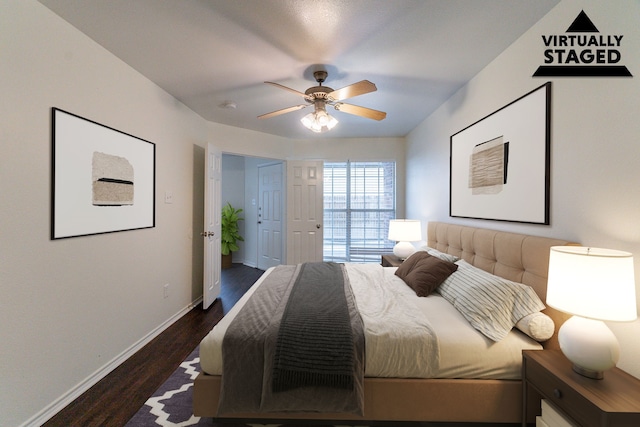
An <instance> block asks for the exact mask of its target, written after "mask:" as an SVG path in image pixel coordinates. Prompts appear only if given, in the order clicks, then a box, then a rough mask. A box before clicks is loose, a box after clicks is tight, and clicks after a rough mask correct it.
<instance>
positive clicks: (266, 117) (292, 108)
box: [258, 104, 310, 119]
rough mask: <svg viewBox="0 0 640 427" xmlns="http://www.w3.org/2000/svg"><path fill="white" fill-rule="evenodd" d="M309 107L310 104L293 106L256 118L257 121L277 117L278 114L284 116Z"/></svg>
mask: <svg viewBox="0 0 640 427" xmlns="http://www.w3.org/2000/svg"><path fill="white" fill-rule="evenodd" d="M309 105H310V104H300V105H294V106H293V107H289V108H283V109H282V110H276V111H272V112H270V113H266V114H263V115H261V116H258V118H259V119H268V118H270V117H275V116H279V115H280V114H286V113H290V112H292V111H296V110H301V109H303V108H305V107H308V106H309Z"/></svg>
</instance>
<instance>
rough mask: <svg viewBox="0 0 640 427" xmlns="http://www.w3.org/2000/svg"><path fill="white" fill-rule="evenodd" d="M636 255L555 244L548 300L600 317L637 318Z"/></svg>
mask: <svg viewBox="0 0 640 427" xmlns="http://www.w3.org/2000/svg"><path fill="white" fill-rule="evenodd" d="M635 290H636V286H635V279H634V271H633V256H632V255H631V254H630V253H628V252H622V251H615V250H611V249H601V248H588V247H583V246H553V247H552V248H551V251H550V254H549V276H548V282H547V304H548V305H550V306H551V307H554V308H556V309H558V310H561V311H564V312H566V313H570V314H574V315H578V316H582V317H588V318H591V319H599V320H612V321H632V320H635V319H636V318H637V311H636V292H635Z"/></svg>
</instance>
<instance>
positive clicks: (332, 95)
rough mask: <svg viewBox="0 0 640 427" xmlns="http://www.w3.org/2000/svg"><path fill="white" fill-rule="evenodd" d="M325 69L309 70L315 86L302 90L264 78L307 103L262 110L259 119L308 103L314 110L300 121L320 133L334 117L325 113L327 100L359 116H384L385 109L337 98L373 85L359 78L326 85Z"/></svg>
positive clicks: (329, 126) (330, 125)
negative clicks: (344, 83)
mask: <svg viewBox="0 0 640 427" xmlns="http://www.w3.org/2000/svg"><path fill="white" fill-rule="evenodd" d="M327 75H328V74H327V72H326V71H316V72H315V73H313V77H314V78H315V79H316V81H317V82H318V86H313V87H310V88H309V89H307V90H306V91H305V92H304V93H302V92H299V91H297V90H295V89H291V88H289V87H286V86H283V85H281V84H278V83H274V82H265V83H267V84H270V85H272V86H276V87H279V88H281V89H284V90H287V91H289V92H292V93H294V94H296V95H298V96H302V97H303V98H304V99H305V101H307V104H306V105H305V104H301V105H295V106H293V107H287V108H283V109H281V110H276V111H273V112H271V113H266V114H263V115H261V116H258V118H259V119H267V118H270V117H274V116H279V115H281V114H285V113H290V112H292V111H297V110H300V109H302V108H306V107H308V106H309V105H313V106H314V112H313V113H309V114H307V115H306V116H304V117H303V118H302V119H301V120H300V121H301V122H302V124H303V125H304V126H305V127H306V128H307V129H309V130H311V131H313V132H316V133H320V132H326V131H328V130H331V129H333V128H334V127H335V126H336V125H337V124H338V120H337V119H336V118H335V117H333V116H331V115H329V114H328V113H327V108H326V106H327V104H328V105H331V106H333V107H334V108H335V109H336V110H337V111H341V112H344V113H347V114H353V115H356V116H360V117H365V118H368V119H373V120H382V119H384V118H385V117H387V113H385V112H383V111H378V110H374V109H371V108H366V107H360V106H357V105H352V104H345V103H344V102H341V101H342V100H344V99H347V98H353V97H355V96H358V95H364V94H365V93H369V92H375V91H376V90H377V88H376V85H375V84H373V83H371V82H370V81H368V80H362V81H360V82H358V83H354V84H351V85H349V86H345V87H343V88H342V89H338V90H333V89H332V88H330V87H328V86H322V83H323V82H324V81H325V79H326V78H327Z"/></svg>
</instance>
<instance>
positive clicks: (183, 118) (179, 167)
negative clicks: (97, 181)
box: [0, 0, 404, 427]
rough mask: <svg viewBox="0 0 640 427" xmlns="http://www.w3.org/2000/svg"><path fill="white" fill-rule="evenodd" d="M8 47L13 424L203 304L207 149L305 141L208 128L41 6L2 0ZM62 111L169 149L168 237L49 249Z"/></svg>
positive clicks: (145, 234) (162, 151) (0, 30)
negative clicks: (54, 124)
mask: <svg viewBox="0 0 640 427" xmlns="http://www.w3.org/2000/svg"><path fill="white" fill-rule="evenodd" d="M0 52H2V53H1V59H0V88H1V93H2V102H1V103H0V159H2V164H1V166H0V196H1V198H2V203H1V205H0V206H1V207H0V343H2V344H1V345H0V384H1V386H0V414H1V415H0V426H2V427H4V426H12V427H13V426H26V425H34V426H35V425H40V424H41V423H42V422H44V421H46V419H48V418H49V417H50V416H51V415H53V414H54V413H55V412H56V411H57V410H59V409H61V408H62V407H63V406H64V405H65V404H66V403H67V402H69V401H71V400H73V398H74V397H76V395H77V393H79V392H81V391H83V390H84V389H86V388H87V387H88V386H90V385H92V384H93V383H94V382H95V381H97V379H99V378H100V377H102V376H103V375H105V374H106V373H108V371H109V370H111V369H113V368H115V367H116V366H117V364H118V363H120V362H121V361H122V360H124V359H125V358H126V357H127V356H128V355H129V354H131V353H132V352H134V351H135V350H136V349H137V348H138V347H139V346H141V345H143V344H144V343H145V342H146V341H147V340H149V339H150V338H151V337H153V336H154V335H155V334H157V333H159V332H160V331H161V330H162V329H163V328H165V327H166V326H168V324H170V323H171V322H172V321H174V320H175V319H176V318H177V317H178V316H180V315H181V314H182V313H184V311H185V310H188V309H189V308H190V307H191V306H192V304H193V303H194V301H197V300H198V298H200V297H201V295H202V268H203V266H202V257H203V253H202V246H203V245H202V240H201V238H200V237H199V233H200V232H201V231H202V227H203V221H204V218H203V209H204V202H203V195H204V185H203V182H204V156H205V154H204V153H205V150H204V147H205V145H206V143H207V142H213V143H214V144H215V145H217V146H218V147H219V148H220V149H221V150H222V151H223V152H225V153H230V154H239V155H247V156H254V157H265V158H274V159H288V158H295V155H296V153H295V150H294V146H296V145H299V144H304V143H306V141H294V140H288V139H286V138H280V137H276V136H273V135H266V134H261V133H259V132H253V131H248V130H244V129H239V128H234V127H230V126H224V125H220V124H217V123H209V122H205V121H204V120H203V119H202V118H201V117H199V116H198V115H196V114H195V113H193V112H192V111H191V110H189V109H188V108H186V107H185V106H184V105H182V104H181V103H180V102H178V101H177V100H176V99H175V98H173V97H171V96H170V95H168V94H167V93H166V92H164V91H163V90H162V89H160V88H159V87H158V86H156V85H155V84H153V83H151V82H150V81H149V80H147V79H146V78H144V77H143V76H141V75H140V74H139V73H137V72H136V71H135V70H133V69H132V68H131V67H129V66H128V65H126V64H124V63H123V62H122V61H120V60H119V59H118V58H116V57H115V56H113V55H112V54H110V53H109V52H107V51H106V50H104V49H103V48H102V47H101V46H99V45H98V44H96V43H95V42H93V41H92V40H91V39H89V38H88V37H86V36H85V35H84V34H82V33H81V32H79V31H78V30H76V29H75V28H74V27H72V26H71V25H69V24H68V23H67V22H65V21H63V20H62V19H61V18H59V17H58V16H57V15H55V14H54V13H52V12H51V11H50V10H49V9H47V8H46V7H45V6H43V5H41V4H40V3H37V2H36V1H34V0H4V1H1V2H0ZM54 106H55V107H58V108H61V109H64V110H67V111H69V112H72V113H75V114H78V115H80V116H83V117H86V118H88V119H91V120H94V121H96V122H99V123H102V124H104V125H107V126H110V127H113V128H115V129H118V130H121V131H123V132H126V133H129V134H131V135H134V136H137V137H139V138H142V139H145V140H148V141H151V142H153V143H155V144H156V186H157V188H156V227H155V228H151V229H145V230H136V231H126V232H120V233H112V234H105V235H97V236H88V237H78V238H71V239H64V240H56V241H51V240H50V238H49V236H50V206H51V107H54ZM399 141H402V139H400V140H399ZM399 141H396V142H392V143H391V145H392V146H393V147H396V148H397V147H398V146H401V145H402V143H401V142H399ZM369 142H370V144H369V145H366V144H365V143H364V141H359V142H355V143H354V144H352V146H360V147H361V148H362V147H364V146H368V147H369V148H371V147H372V146H373V147H377V148H376V149H377V150H378V149H380V150H384V148H382V147H380V146H388V144H387V143H386V142H382V143H380V142H375V141H369ZM323 144H327V142H326V141H323ZM348 145H351V144H347V143H346V142H345V141H343V142H341V143H340V144H336V143H328V144H327V147H332V148H331V149H329V148H327V149H323V150H320V151H315V152H314V153H313V154H314V156H316V155H317V156H319V157H318V158H322V157H324V156H327V157H328V158H331V159H335V158H344V156H341V155H340V153H344V147H345V146H348ZM311 147H313V146H310V147H306V148H305V150H303V151H304V152H308V151H309V150H310V149H311ZM313 150H317V147H315V148H313ZM356 150H357V149H356ZM387 150H389V148H387ZM391 151H393V152H396V151H397V154H396V155H397V156H398V158H399V159H400V163H401V164H403V161H402V160H401V159H403V158H404V152H403V151H402V150H400V149H398V150H395V149H394V150H391ZM390 155H391V154H390ZM350 157H351V158H353V157H352V156H350ZM387 157H388V156H387V155H385V158H387ZM391 157H393V156H391ZM165 191H171V192H172V193H173V203H172V204H165V203H164V192H165ZM166 283H169V284H170V292H169V297H168V298H166V299H165V298H164V297H163V285H164V284H166Z"/></svg>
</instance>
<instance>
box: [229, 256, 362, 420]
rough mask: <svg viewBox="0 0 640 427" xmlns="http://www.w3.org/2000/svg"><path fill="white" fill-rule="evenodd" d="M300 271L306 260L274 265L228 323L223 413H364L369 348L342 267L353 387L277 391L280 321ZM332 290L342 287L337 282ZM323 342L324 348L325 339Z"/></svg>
mask: <svg viewBox="0 0 640 427" xmlns="http://www.w3.org/2000/svg"><path fill="white" fill-rule="evenodd" d="M301 270H302V264H299V265H297V266H290V265H281V266H278V267H276V268H275V269H273V270H272V271H271V273H269V275H268V276H267V277H265V279H264V281H263V283H262V284H261V285H260V287H259V288H257V289H256V291H255V292H254V294H253V295H252V296H251V298H250V299H249V300H248V301H247V303H246V304H245V306H244V307H243V308H242V309H241V310H240V311H239V312H238V315H237V316H236V318H235V319H234V320H233V322H231V324H230V325H229V328H228V329H227V331H226V333H225V336H224V339H223V343H222V360H223V363H222V388H221V396H220V402H219V405H218V416H219V417H224V416H225V414H231V413H238V412H245V413H247V412H253V413H256V412H286V411H296V412H300V411H305V412H335V413H354V414H360V415H361V414H362V412H363V406H364V398H363V387H364V347H365V342H364V332H363V324H362V319H361V318H360V314H359V313H358V311H357V309H356V305H355V300H354V297H353V294H352V291H351V286H350V284H349V280H348V277H347V275H346V271H345V269H344V267H343V266H340V274H342V275H343V280H344V282H343V284H342V290H341V293H342V295H343V297H344V298H345V299H346V303H347V307H348V316H349V322H350V324H351V328H352V332H351V334H352V337H353V344H352V351H351V357H352V361H353V364H352V370H351V375H350V376H351V378H352V381H353V387H351V388H333V387H315V386H309V385H306V386H301V387H296V388H289V386H286V387H285V388H286V389H287V390H285V391H279V392H274V391H273V388H272V385H273V374H274V366H275V360H276V347H277V341H278V335H279V331H280V324H281V320H282V318H283V317H284V314H285V308H286V306H287V303H288V300H289V296H290V294H292V293H293V289H294V284H295V282H296V279H297V278H298V276H299V273H300V271H301ZM321 286H324V284H322V285H321ZM332 288H334V291H338V289H337V288H338V287H337V286H334V287H332ZM323 299H324V298H323ZM319 303H320V301H316V304H319ZM318 309H321V308H320V307H318ZM327 309H331V308H330V307H327ZM321 345H322V346H324V343H323V344H321ZM343 356H344V355H343ZM345 360H347V363H346V364H345V363H343V362H341V365H343V367H342V368H341V371H340V372H341V375H342V373H344V372H342V371H343V370H344V367H345V366H347V365H348V364H349V363H348V357H347V358H345ZM276 371H277V369H276ZM323 373H324V370H323ZM296 381H297V380H296ZM323 381H324V379H323ZM298 385H299V384H298Z"/></svg>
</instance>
